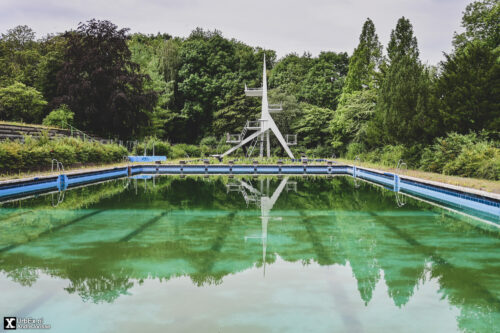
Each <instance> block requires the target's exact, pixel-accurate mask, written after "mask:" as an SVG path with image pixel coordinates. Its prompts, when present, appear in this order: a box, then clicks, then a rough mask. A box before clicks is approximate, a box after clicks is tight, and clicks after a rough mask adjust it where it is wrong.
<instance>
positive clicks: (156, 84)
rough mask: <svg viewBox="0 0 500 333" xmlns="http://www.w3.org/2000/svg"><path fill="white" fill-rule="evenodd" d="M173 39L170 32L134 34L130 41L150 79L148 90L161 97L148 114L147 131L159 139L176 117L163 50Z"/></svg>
mask: <svg viewBox="0 0 500 333" xmlns="http://www.w3.org/2000/svg"><path fill="white" fill-rule="evenodd" d="M170 39H171V37H170V36H169V35H162V34H158V35H156V36H146V35H142V34H134V35H133V36H132V38H131V39H130V41H129V43H128V45H129V48H130V51H131V53H132V57H131V59H132V61H133V62H135V63H137V64H138V65H139V67H140V72H141V73H142V74H145V75H148V77H149V78H150V80H144V89H145V90H148V91H149V90H152V91H154V92H155V93H156V94H157V96H158V99H157V101H156V104H155V106H154V108H153V110H152V112H150V113H148V116H149V120H148V123H147V125H146V126H145V128H144V130H143V134H144V135H153V136H156V137H159V138H164V137H166V131H165V129H166V127H167V122H168V121H169V120H170V119H171V118H172V115H171V114H172V111H171V106H172V101H173V96H174V89H173V82H172V81H166V80H165V78H164V75H163V71H162V64H163V56H162V52H163V48H164V45H165V44H166V43H168V42H169V41H170Z"/></svg>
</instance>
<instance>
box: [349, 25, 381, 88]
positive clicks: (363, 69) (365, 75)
mask: <svg viewBox="0 0 500 333" xmlns="http://www.w3.org/2000/svg"><path fill="white" fill-rule="evenodd" d="M381 60H382V45H381V44H380V43H379V41H378V36H377V34H376V33H375V25H374V24H373V21H372V20H370V19H369V18H368V19H366V21H365V23H364V24H363V29H362V30H361V35H360V36H359V44H358V46H357V47H356V48H355V49H354V52H353V54H352V56H351V58H350V59H349V71H348V72H347V76H346V78H345V84H344V88H343V90H342V92H343V93H345V94H350V93H352V92H354V91H358V90H361V89H363V87H369V86H372V85H373V84H374V82H375V77H376V70H377V67H378V66H379V65H380V62H381Z"/></svg>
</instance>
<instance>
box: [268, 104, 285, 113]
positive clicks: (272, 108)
mask: <svg viewBox="0 0 500 333" xmlns="http://www.w3.org/2000/svg"><path fill="white" fill-rule="evenodd" d="M268 110H269V112H279V111H283V104H281V103H280V104H269V106H268Z"/></svg>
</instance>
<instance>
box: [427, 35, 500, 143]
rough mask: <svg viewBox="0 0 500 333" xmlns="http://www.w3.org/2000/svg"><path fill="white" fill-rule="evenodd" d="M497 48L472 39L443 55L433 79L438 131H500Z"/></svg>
mask: <svg viewBox="0 0 500 333" xmlns="http://www.w3.org/2000/svg"><path fill="white" fill-rule="evenodd" d="M499 57H500V49H497V50H496V51H495V50H491V49H490V47H489V46H488V45H487V44H486V43H484V42H482V41H480V40H476V41H473V42H469V43H467V45H466V46H464V47H463V48H461V49H460V50H457V51H456V52H455V53H454V54H452V55H446V61H445V62H443V64H442V73H441V76H440V78H439V80H438V82H437V89H436V92H437V95H438V97H439V99H440V101H439V102H440V103H439V106H440V112H441V116H442V119H443V125H444V126H443V127H442V132H441V134H445V133H446V132H450V131H455V132H459V133H463V134H466V133H468V132H469V131H470V130H474V131H480V130H481V129H488V130H491V131H500V63H499V61H498V60H497V59H498V58H499Z"/></svg>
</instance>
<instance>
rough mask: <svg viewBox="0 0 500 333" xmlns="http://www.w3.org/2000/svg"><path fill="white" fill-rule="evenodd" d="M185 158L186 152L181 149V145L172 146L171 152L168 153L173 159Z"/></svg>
mask: <svg viewBox="0 0 500 333" xmlns="http://www.w3.org/2000/svg"><path fill="white" fill-rule="evenodd" d="M185 157H187V156H186V151H185V150H184V149H183V148H182V145H175V146H172V151H171V152H170V158H172V159H175V158H185Z"/></svg>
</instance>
